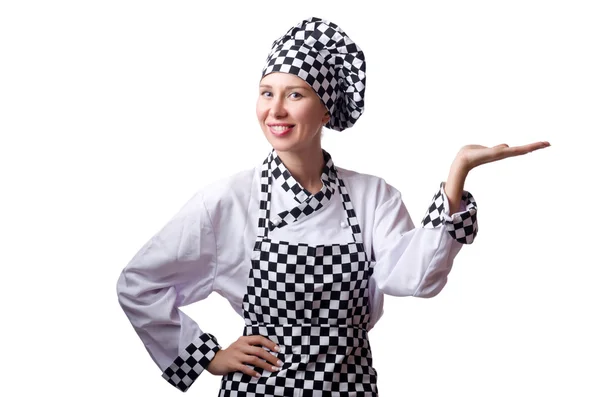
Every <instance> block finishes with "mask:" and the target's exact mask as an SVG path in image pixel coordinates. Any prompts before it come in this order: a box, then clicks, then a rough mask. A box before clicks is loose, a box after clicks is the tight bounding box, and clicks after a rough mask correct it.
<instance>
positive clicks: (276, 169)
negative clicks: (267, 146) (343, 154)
mask: <svg viewBox="0 0 600 397" xmlns="http://www.w3.org/2000/svg"><path fill="white" fill-rule="evenodd" d="M269 157H270V160H269V159H268V160H267V161H268V162H269V164H270V167H271V174H272V175H273V178H274V180H275V181H277V182H278V183H279V184H280V185H281V187H282V188H283V190H284V191H286V192H288V194H290V195H291V197H292V198H293V199H294V200H295V201H296V202H297V203H298V205H297V206H296V207H294V208H292V209H289V210H285V211H282V212H280V213H279V214H277V215H275V216H273V217H272V218H271V219H270V222H269V230H273V229H275V228H276V227H278V228H281V227H284V226H286V225H288V224H290V223H292V222H296V221H298V220H300V219H302V218H303V217H305V216H308V215H310V214H312V213H314V212H315V211H318V210H320V209H321V208H323V204H324V203H325V202H326V201H329V200H331V197H332V196H333V195H334V194H335V189H336V186H337V184H336V176H335V171H334V168H333V161H332V160H331V156H330V155H329V153H327V152H326V151H325V150H323V158H324V160H325V165H324V166H323V171H322V173H321V181H322V182H323V187H322V188H321V190H320V191H319V192H317V193H316V194H314V195H311V194H310V192H309V191H308V190H306V189H304V188H303V187H302V186H301V185H300V183H298V182H297V181H296V179H294V177H293V176H292V174H290V172H289V171H288V170H287V168H286V167H285V165H284V164H283V162H282V161H281V158H279V156H278V155H277V152H275V151H274V150H273V151H271V153H270V154H269Z"/></svg>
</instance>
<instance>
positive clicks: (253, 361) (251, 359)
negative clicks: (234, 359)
mask: <svg viewBox="0 0 600 397" xmlns="http://www.w3.org/2000/svg"><path fill="white" fill-rule="evenodd" d="M244 362H245V363H246V364H250V365H254V366H255V367H260V368H262V369H265V370H267V371H270V372H275V371H279V367H277V366H275V365H272V364H271V363H269V362H267V361H265V360H263V359H261V358H259V357H257V356H253V355H247V356H246V357H245V358H244Z"/></svg>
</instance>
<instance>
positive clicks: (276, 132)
mask: <svg viewBox="0 0 600 397" xmlns="http://www.w3.org/2000/svg"><path fill="white" fill-rule="evenodd" d="M267 127H269V131H271V134H273V135H275V136H277V137H282V136H284V135H287V134H289V133H290V132H291V131H292V129H293V128H294V127H295V126H294V124H287V123H273V124H267ZM273 127H288V128H286V129H284V130H275V129H274V128H273Z"/></svg>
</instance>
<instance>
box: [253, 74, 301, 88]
mask: <svg viewBox="0 0 600 397" xmlns="http://www.w3.org/2000/svg"><path fill="white" fill-rule="evenodd" d="M260 84H261V85H263V84H264V85H270V86H272V87H277V88H283V87H302V88H306V89H311V87H310V86H309V85H308V83H307V82H306V81H304V80H302V79H301V78H300V77H298V76H296V75H294V74H291V73H282V72H273V73H269V74H268V75H266V76H264V77H263V78H262V79H261V80H260Z"/></svg>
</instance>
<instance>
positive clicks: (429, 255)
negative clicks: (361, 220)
mask: <svg viewBox="0 0 600 397" xmlns="http://www.w3.org/2000/svg"><path fill="white" fill-rule="evenodd" d="M444 185H445V183H444V182H442V183H441V184H440V187H439V189H438V191H437V192H436V193H435V194H434V196H433V199H432V201H431V204H430V205H429V207H428V209H427V212H426V214H425V216H424V217H423V219H422V221H421V224H420V225H419V227H415V226H414V224H413V222H412V220H411V217H410V214H409V213H408V210H407V209H406V206H405V205H404V202H403V201H402V197H401V194H400V192H398V191H397V190H396V189H395V188H393V187H392V186H390V185H386V189H387V190H386V192H385V194H384V200H382V203H381V204H380V205H378V207H377V208H376V210H375V220H374V223H373V229H374V230H373V242H372V244H373V255H374V259H375V261H376V264H375V267H374V270H373V279H374V280H375V283H376V285H377V287H378V288H379V289H380V290H381V291H382V292H383V293H384V294H387V295H392V296H416V297H423V298H429V297H433V296H435V295H437V294H438V293H439V292H440V291H441V290H442V289H443V287H444V286H445V285H446V282H447V279H448V274H449V273H450V270H451V269H452V264H453V261H454V258H455V257H456V255H457V254H458V252H459V251H460V250H461V248H462V246H463V245H464V244H471V243H472V242H473V241H474V238H475V237H476V235H477V232H478V226H477V204H476V202H475V200H474V198H473V196H472V195H471V193H469V192H468V191H463V194H462V200H461V203H460V208H459V210H458V212H456V213H454V214H451V215H450V214H449V213H448V211H449V202H448V198H447V196H446V194H445V191H444Z"/></svg>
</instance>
